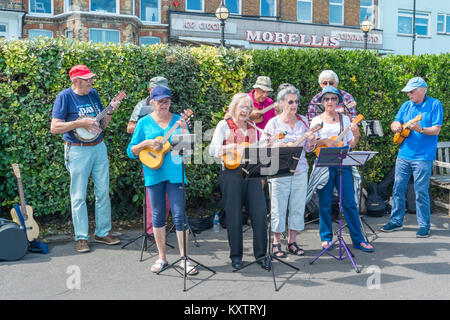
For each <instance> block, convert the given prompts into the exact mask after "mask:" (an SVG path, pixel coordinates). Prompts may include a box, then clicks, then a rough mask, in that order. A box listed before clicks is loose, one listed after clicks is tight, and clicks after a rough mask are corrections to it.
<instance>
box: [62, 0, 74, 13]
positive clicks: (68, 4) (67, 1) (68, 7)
mask: <svg viewBox="0 0 450 320" xmlns="http://www.w3.org/2000/svg"><path fill="white" fill-rule="evenodd" d="M72 2H73V0H64V12H69V11H72Z"/></svg>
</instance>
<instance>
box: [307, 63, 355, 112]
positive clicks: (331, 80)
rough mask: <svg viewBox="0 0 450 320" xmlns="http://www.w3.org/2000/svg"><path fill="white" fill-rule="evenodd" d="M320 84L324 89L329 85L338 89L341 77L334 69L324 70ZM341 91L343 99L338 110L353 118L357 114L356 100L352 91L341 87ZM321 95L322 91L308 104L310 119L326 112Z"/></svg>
mask: <svg viewBox="0 0 450 320" xmlns="http://www.w3.org/2000/svg"><path fill="white" fill-rule="evenodd" d="M319 85H320V87H321V88H322V89H323V88H325V87H327V86H332V87H335V88H336V89H337V87H338V85H339V77H338V75H337V74H336V72H334V71H333V70H323V71H322V72H321V73H320V75H319ZM339 92H340V93H341V95H342V98H343V100H342V102H340V103H339V104H338V105H337V106H336V112H338V113H344V114H346V115H347V116H349V117H350V118H351V119H352V120H353V119H354V118H355V117H356V116H357V113H356V101H355V99H354V98H353V96H352V95H351V94H350V93H348V92H345V91H344V90H340V89H339ZM320 96H321V92H319V93H318V94H316V95H315V96H314V97H313V98H312V99H311V102H310V103H309V105H308V112H307V115H308V119H309V121H311V120H312V118H314V117H315V116H318V115H319V114H321V113H322V112H324V107H323V105H322V104H321V103H320V101H319V97H320Z"/></svg>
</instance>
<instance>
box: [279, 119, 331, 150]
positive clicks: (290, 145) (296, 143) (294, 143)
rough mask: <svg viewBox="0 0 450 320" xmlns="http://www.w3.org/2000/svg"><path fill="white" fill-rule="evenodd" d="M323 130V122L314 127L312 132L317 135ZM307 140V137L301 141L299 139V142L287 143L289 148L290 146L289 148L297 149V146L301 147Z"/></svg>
mask: <svg viewBox="0 0 450 320" xmlns="http://www.w3.org/2000/svg"><path fill="white" fill-rule="evenodd" d="M322 128H323V122H321V123H319V124H316V125H315V126H314V128H312V129H311V131H312V132H313V133H316V132H317V131H319V130H320V129H322ZM305 139H306V136H303V137H301V138H300V139H298V140H297V141H294V142H288V143H287V146H288V147H296V146H298V145H300V144H301V143H302V142H303V141H304V140H305Z"/></svg>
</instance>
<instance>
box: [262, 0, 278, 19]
mask: <svg viewBox="0 0 450 320" xmlns="http://www.w3.org/2000/svg"><path fill="white" fill-rule="evenodd" d="M261 1H262V0H259V16H260V17H261V18H264V19H274V18H276V17H277V14H278V13H277V9H278V3H277V0H272V1H273V2H274V4H273V16H263V15H262V6H261Z"/></svg>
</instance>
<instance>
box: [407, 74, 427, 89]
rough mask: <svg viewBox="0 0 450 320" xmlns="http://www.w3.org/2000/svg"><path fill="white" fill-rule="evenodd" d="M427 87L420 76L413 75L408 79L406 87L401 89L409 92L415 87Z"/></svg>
mask: <svg viewBox="0 0 450 320" xmlns="http://www.w3.org/2000/svg"><path fill="white" fill-rule="evenodd" d="M421 87H422V88H428V85H427V83H426V82H425V80H423V79H422V78H421V77H415V78H412V79H410V80H409V81H408V83H407V84H406V87H404V88H403V89H402V91H403V92H410V91H412V90H414V89H417V88H421Z"/></svg>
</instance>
